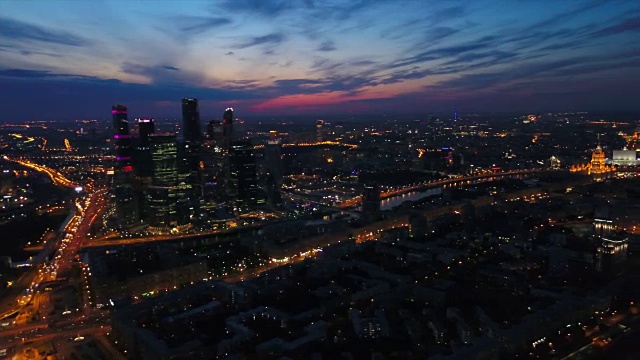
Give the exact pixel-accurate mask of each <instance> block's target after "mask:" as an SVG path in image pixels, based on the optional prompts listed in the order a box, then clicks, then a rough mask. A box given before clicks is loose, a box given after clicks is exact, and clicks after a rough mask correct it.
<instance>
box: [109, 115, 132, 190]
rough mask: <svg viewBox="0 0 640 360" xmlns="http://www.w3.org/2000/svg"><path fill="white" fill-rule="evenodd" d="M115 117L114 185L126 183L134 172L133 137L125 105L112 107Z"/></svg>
mask: <svg viewBox="0 0 640 360" xmlns="http://www.w3.org/2000/svg"><path fill="white" fill-rule="evenodd" d="M111 114H112V116H113V131H114V135H113V138H114V143H115V146H116V162H115V164H114V172H115V177H114V183H115V184H122V183H126V182H127V181H126V180H127V178H128V175H129V173H130V172H131V171H132V170H133V166H132V165H131V153H132V151H131V135H130V134H129V120H128V116H127V107H126V106H124V105H113V106H112V107H111Z"/></svg>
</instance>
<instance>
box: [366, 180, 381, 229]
mask: <svg viewBox="0 0 640 360" xmlns="http://www.w3.org/2000/svg"><path fill="white" fill-rule="evenodd" d="M379 217H380V187H379V186H378V184H376V183H374V182H371V183H365V184H364V186H363V189H362V219H363V220H364V221H366V222H372V221H376V220H378V218H379Z"/></svg>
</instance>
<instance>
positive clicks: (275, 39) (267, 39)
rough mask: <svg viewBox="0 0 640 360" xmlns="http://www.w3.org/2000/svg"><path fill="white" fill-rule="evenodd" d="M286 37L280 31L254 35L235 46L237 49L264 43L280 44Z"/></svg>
mask: <svg viewBox="0 0 640 360" xmlns="http://www.w3.org/2000/svg"><path fill="white" fill-rule="evenodd" d="M284 39H285V37H284V35H282V34H280V33H272V34H268V35H264V36H256V37H253V38H251V39H249V40H247V41H245V42H243V43H240V44H237V45H235V46H234V48H235V49H245V48H248V47H252V46H257V45H264V44H279V43H281V42H283V41H284Z"/></svg>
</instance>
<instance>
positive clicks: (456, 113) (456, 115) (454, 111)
mask: <svg viewBox="0 0 640 360" xmlns="http://www.w3.org/2000/svg"><path fill="white" fill-rule="evenodd" d="M453 120H458V109H453Z"/></svg>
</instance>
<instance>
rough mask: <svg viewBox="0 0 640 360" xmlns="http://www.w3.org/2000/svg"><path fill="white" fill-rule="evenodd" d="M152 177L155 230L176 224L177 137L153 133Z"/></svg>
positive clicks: (151, 216)
mask: <svg viewBox="0 0 640 360" xmlns="http://www.w3.org/2000/svg"><path fill="white" fill-rule="evenodd" d="M149 146H150V149H151V159H152V169H153V175H152V180H151V186H149V187H148V188H147V196H146V200H147V201H146V203H147V206H148V208H147V211H146V213H147V214H148V215H149V219H148V220H149V223H150V224H151V225H152V226H155V227H171V226H174V225H176V224H177V210H176V196H177V195H176V188H175V187H176V185H177V182H178V157H177V154H178V147H177V143H176V135H175V134H166V133H165V134H150V135H149Z"/></svg>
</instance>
